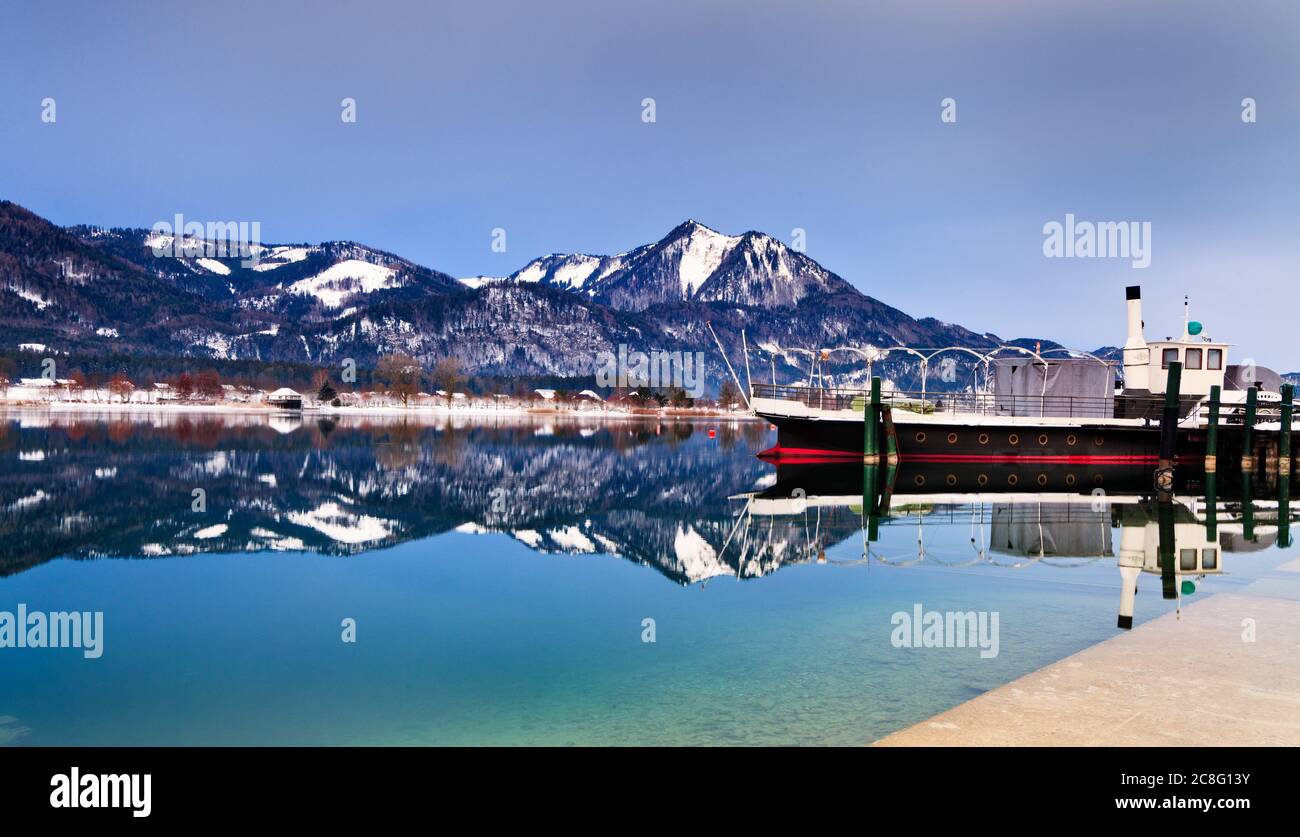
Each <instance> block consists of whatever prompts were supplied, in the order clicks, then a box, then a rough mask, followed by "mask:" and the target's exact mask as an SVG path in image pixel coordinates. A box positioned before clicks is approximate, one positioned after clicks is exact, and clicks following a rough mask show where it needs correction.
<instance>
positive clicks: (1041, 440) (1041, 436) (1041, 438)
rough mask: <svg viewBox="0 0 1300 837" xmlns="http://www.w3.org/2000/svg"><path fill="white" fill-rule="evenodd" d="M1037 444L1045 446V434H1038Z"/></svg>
mask: <svg viewBox="0 0 1300 837" xmlns="http://www.w3.org/2000/svg"><path fill="white" fill-rule="evenodd" d="M1038 444H1040V445H1045V444H1047V434H1046V433H1040V434H1038Z"/></svg>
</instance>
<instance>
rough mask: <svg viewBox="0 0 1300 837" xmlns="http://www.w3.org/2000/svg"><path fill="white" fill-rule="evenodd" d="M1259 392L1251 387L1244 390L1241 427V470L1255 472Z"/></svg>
mask: <svg viewBox="0 0 1300 837" xmlns="http://www.w3.org/2000/svg"><path fill="white" fill-rule="evenodd" d="M1258 397H1259V390H1258V389H1257V388H1256V387H1253V386H1252V387H1251V388H1250V389H1248V390H1246V418H1245V420H1244V421H1243V423H1242V427H1241V470H1243V471H1254V470H1255V405H1256V402H1257V400H1258Z"/></svg>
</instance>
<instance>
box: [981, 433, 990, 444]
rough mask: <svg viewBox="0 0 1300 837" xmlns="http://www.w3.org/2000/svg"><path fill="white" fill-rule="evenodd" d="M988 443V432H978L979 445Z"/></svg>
mask: <svg viewBox="0 0 1300 837" xmlns="http://www.w3.org/2000/svg"><path fill="white" fill-rule="evenodd" d="M988 443H989V434H987V433H981V434H980V444H981V445H987V444H988Z"/></svg>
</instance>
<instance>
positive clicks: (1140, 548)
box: [1118, 526, 1147, 631]
mask: <svg viewBox="0 0 1300 837" xmlns="http://www.w3.org/2000/svg"><path fill="white" fill-rule="evenodd" d="M1146 541H1147V527H1146V526H1123V527H1121V528H1120V530H1119V577H1120V590H1119V622H1118V627H1120V628H1122V629H1124V630H1126V631H1127V630H1128V629H1130V628H1132V627H1133V602H1134V600H1135V599H1136V598H1137V586H1138V576H1139V575H1141V574H1142V566H1143V564H1145V563H1146V553H1147V545H1146Z"/></svg>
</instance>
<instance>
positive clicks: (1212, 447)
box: [1205, 384, 1222, 474]
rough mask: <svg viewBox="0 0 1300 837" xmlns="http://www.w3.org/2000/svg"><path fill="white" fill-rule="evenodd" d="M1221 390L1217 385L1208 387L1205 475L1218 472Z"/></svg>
mask: <svg viewBox="0 0 1300 837" xmlns="http://www.w3.org/2000/svg"><path fill="white" fill-rule="evenodd" d="M1221 395H1222V389H1221V388H1220V387H1219V385H1218V384H1215V385H1214V386H1212V387H1210V420H1209V422H1208V423H1207V424H1206V425H1205V473H1207V474H1213V473H1214V472H1215V471H1217V470H1219V398H1220V396H1221Z"/></svg>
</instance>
